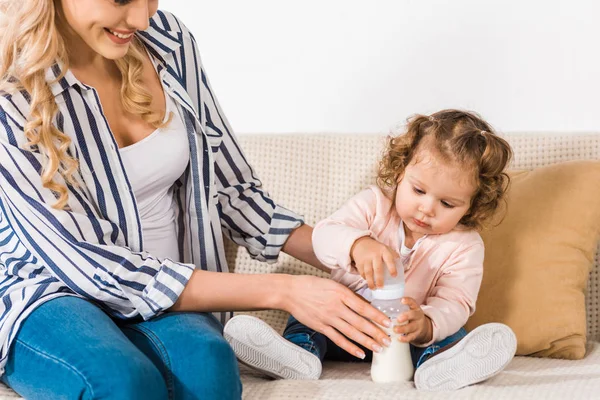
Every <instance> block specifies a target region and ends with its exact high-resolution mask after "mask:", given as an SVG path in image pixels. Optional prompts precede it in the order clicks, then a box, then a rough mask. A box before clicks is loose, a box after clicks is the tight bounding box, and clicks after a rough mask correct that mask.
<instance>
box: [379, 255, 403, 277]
mask: <svg viewBox="0 0 600 400" xmlns="http://www.w3.org/2000/svg"><path fill="white" fill-rule="evenodd" d="M399 261H400V257H398V254H396V253H395V252H393V251H391V250H389V251H385V252H384V253H383V262H384V263H385V265H386V267H387V269H388V271H390V275H391V276H396V275H398V273H399V272H400V271H403V270H402V268H401V264H402V263H401V262H399ZM396 264H398V265H396Z"/></svg>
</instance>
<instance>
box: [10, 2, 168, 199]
mask: <svg viewBox="0 0 600 400" xmlns="http://www.w3.org/2000/svg"><path fill="white" fill-rule="evenodd" d="M62 24H66V21H65V20H64V18H63V17H62V10H61V9H60V1H59V0H0V32H1V34H0V92H5V93H9V94H10V93H15V92H18V91H24V92H25V93H26V94H27V95H28V97H29V98H30V115H29V117H28V120H27V122H26V123H25V126H24V131H25V132H24V133H25V137H26V138H27V140H28V143H27V145H28V146H29V147H30V148H31V147H32V146H36V147H37V148H38V149H39V151H40V153H41V155H42V165H43V169H42V175H41V178H42V184H43V186H44V187H45V188H47V189H50V190H52V191H53V192H54V193H55V194H56V196H57V202H56V203H55V204H54V205H53V207H54V208H57V209H64V208H65V206H66V205H67V202H68V191H67V186H66V184H64V183H59V182H57V179H56V178H57V174H58V175H59V176H60V177H62V179H63V180H64V182H66V183H68V184H71V185H76V182H75V180H74V178H73V174H74V173H75V172H76V171H77V169H78V167H79V162H78V160H77V159H75V158H73V157H72V156H70V155H69V154H68V152H67V150H68V148H69V146H70V145H71V138H70V137H69V136H68V135H66V134H65V133H64V132H61V131H60V130H58V129H57V127H56V126H55V125H54V124H53V120H54V117H55V116H56V114H57V113H58V106H57V104H56V101H55V99H54V96H53V95H52V92H51V90H50V85H49V84H48V82H47V81H46V70H47V69H48V68H51V67H53V66H54V65H55V64H57V63H60V65H61V67H62V70H61V76H59V77H58V78H57V80H60V79H62V77H63V76H64V73H65V71H67V70H68V68H69V57H68V52H67V49H66V46H65V41H64V37H63V35H62V34H61V26H63V25H62ZM144 51H145V49H144V45H143V43H141V42H140V41H139V40H137V38H136V40H134V41H133V42H132V45H131V46H130V47H129V51H128V53H127V54H126V55H125V57H123V58H121V59H119V60H116V65H117V67H118V69H119V71H120V72H121V77H122V84H121V98H122V100H121V101H122V104H123V107H124V109H125V110H126V111H127V112H129V113H132V114H134V115H140V116H141V117H142V118H143V119H144V121H146V122H148V123H149V124H150V125H152V126H153V127H155V128H158V127H161V126H164V125H166V124H168V123H169V121H170V119H171V118H170V117H169V119H168V120H167V121H165V122H163V120H164V115H160V114H159V113H157V112H153V111H152V110H151V108H150V104H151V103H152V96H151V95H150V92H148V91H147V90H146V89H144V87H143V86H142V70H143V57H144V56H145V55H144Z"/></svg>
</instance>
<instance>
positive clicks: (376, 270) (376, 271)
mask: <svg viewBox="0 0 600 400" xmlns="http://www.w3.org/2000/svg"><path fill="white" fill-rule="evenodd" d="M373 276H374V278H375V286H376V287H378V288H381V287H383V284H384V279H383V278H384V273H383V265H382V261H381V259H380V258H375V259H373Z"/></svg>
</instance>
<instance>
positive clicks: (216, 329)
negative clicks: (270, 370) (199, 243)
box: [2, 296, 242, 400]
mask: <svg viewBox="0 0 600 400" xmlns="http://www.w3.org/2000/svg"><path fill="white" fill-rule="evenodd" d="M222 329H223V327H222V325H221V324H220V323H219V322H218V321H217V319H216V318H214V317H213V316H212V315H211V314H205V313H191V312H186V313H184V312H182V313H177V312H172V313H165V314H162V315H160V316H158V317H156V318H154V319H152V320H149V321H142V320H138V321H115V320H113V319H111V318H110V317H108V315H107V314H106V313H105V312H103V311H102V310H101V309H100V308H99V307H98V306H97V305H94V304H93V303H91V302H89V301H87V300H84V299H81V298H77V297H74V296H67V297H59V298H56V299H53V300H50V301H48V302H46V303H44V304H42V305H41V306H40V307H38V308H37V309H35V310H34V311H33V312H32V313H31V314H30V315H29V316H28V317H27V319H26V320H25V321H24V323H23V325H22V326H21V328H20V330H19V332H18V333H17V337H16V339H15V341H14V342H13V344H12V346H11V350H10V352H9V355H8V363H7V365H6V370H5V374H4V375H3V376H2V382H4V383H6V384H8V385H9V386H10V387H12V388H13V389H14V390H15V391H16V392H18V393H19V394H20V395H21V396H23V397H25V398H27V399H92V398H93V399H144V400H150V399H157V400H158V399H160V400H164V399H239V398H241V391H242V385H241V381H240V375H239V370H238V365H237V361H236V358H235V355H234V353H233V351H232V349H231V347H230V346H229V344H228V343H227V342H226V341H225V339H224V338H223V336H222Z"/></svg>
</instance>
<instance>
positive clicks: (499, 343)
mask: <svg viewBox="0 0 600 400" xmlns="http://www.w3.org/2000/svg"><path fill="white" fill-rule="evenodd" d="M465 333H466V332H465V331H464V330H463V329H461V330H460V331H459V332H457V333H456V334H455V335H452V336H450V337H448V338H446V339H444V340H443V341H441V342H438V343H435V344H434V345H432V346H430V347H428V348H427V349H425V351H424V352H421V355H420V357H419V360H418V363H417V364H418V365H417V370H416V372H415V386H416V387H417V389H419V390H456V389H460V388H462V387H465V386H468V385H473V384H475V383H478V382H481V381H484V380H486V379H489V378H491V377H492V376H494V375H496V374H497V373H499V372H500V371H502V370H503V369H504V368H505V367H506V366H507V365H508V363H509V362H510V361H511V360H512V359H513V356H514V355H515V351H516V350H517V338H516V336H515V334H514V333H513V331H512V330H511V329H510V328H509V327H508V326H506V325H504V324H498V323H491V324H485V325H481V326H479V327H477V328H476V329H474V330H472V331H471V332H470V333H469V334H467V335H466V336H465ZM413 361H415V360H414V359H413Z"/></svg>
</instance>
